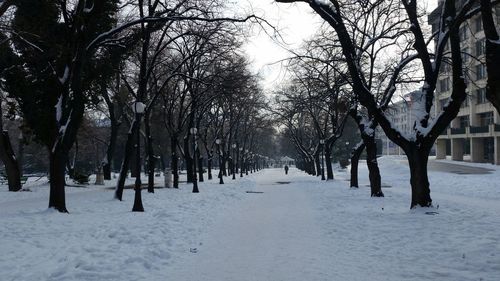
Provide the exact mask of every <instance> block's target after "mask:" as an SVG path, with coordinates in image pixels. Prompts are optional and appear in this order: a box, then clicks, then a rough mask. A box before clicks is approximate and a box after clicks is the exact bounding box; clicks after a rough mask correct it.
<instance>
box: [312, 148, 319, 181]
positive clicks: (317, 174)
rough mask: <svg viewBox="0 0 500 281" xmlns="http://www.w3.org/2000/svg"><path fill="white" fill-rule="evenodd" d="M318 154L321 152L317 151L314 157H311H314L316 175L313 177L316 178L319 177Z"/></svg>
mask: <svg viewBox="0 0 500 281" xmlns="http://www.w3.org/2000/svg"><path fill="white" fill-rule="evenodd" d="M320 154H321V152H320V150H319V149H318V151H316V152H315V153H314V156H313V157H314V164H315V166H316V174H315V176H317V177H319V176H321V159H320V157H319V156H320Z"/></svg>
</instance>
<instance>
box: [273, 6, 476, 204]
mask: <svg viewBox="0 0 500 281" xmlns="http://www.w3.org/2000/svg"><path fill="white" fill-rule="evenodd" d="M277 2H288V3H290V2H298V1H293V0H277ZM302 2H306V3H308V4H309V5H310V6H311V8H313V9H314V11H315V12H316V13H318V14H319V15H320V16H321V17H322V18H323V19H324V20H325V21H326V22H328V24H329V25H330V26H331V27H333V28H334V30H335V31H336V35H337V36H338V39H339V42H340V45H341V47H342V52H343V54H344V59H345V61H346V63H347V65H348V70H349V73H350V78H351V79H352V87H353V91H354V93H355V94H356V96H357V98H358V99H359V102H360V103H361V104H362V105H363V106H364V107H365V108H366V109H367V111H368V114H369V115H371V116H373V117H374V119H375V120H376V121H377V122H378V123H379V124H380V126H381V127H382V129H383V130H384V132H385V133H386V135H387V137H388V138H390V139H391V140H392V141H393V142H395V143H396V144H397V145H399V146H400V147H401V148H402V149H403V150H404V151H405V153H406V155H407V157H408V162H409V165H410V172H411V180H410V183H411V187H412V198H411V205H410V206H411V207H412V208H413V207H416V206H422V207H429V206H431V205H432V200H431V197H430V189H429V181H428V176H427V159H428V155H429V152H430V149H431V147H432V145H433V143H434V141H435V140H436V138H437V137H438V136H439V134H440V132H441V131H442V130H444V129H445V128H446V126H448V124H450V122H451V121H452V120H453V118H455V117H456V115H457V114H458V111H459V109H460V105H461V103H462V102H463V100H465V98H466V93H465V89H466V85H465V81H464V76H463V71H462V58H461V53H460V40H459V34H458V30H459V25H460V23H461V22H462V21H463V20H462V18H463V17H464V16H465V14H466V13H467V12H468V11H469V10H470V8H471V6H472V4H473V2H474V1H469V2H467V3H466V4H465V5H464V6H463V7H462V8H461V9H460V11H459V12H458V13H457V11H456V7H455V3H454V1H450V0H446V1H445V3H444V5H443V12H442V14H441V17H440V28H439V30H440V33H439V34H438V35H437V36H438V40H437V42H438V43H437V46H436V50H435V52H434V53H430V52H429V49H428V46H427V45H428V43H429V40H426V39H425V37H424V31H423V29H422V28H421V26H420V21H419V13H418V7H417V1H406V0H402V1H401V5H402V7H403V8H404V11H405V14H406V15H405V17H406V20H405V21H404V22H400V23H399V24H404V25H406V26H407V27H408V28H409V29H410V31H411V32H412V34H413V39H412V41H413V44H412V47H413V52H411V53H408V54H407V55H406V56H403V59H402V60H401V61H400V63H399V64H398V66H396V68H395V70H394V72H393V75H392V77H391V78H390V79H388V83H387V84H386V85H385V90H384V91H383V93H384V95H383V98H382V101H383V102H382V104H387V103H388V101H389V100H391V98H392V96H393V94H394V92H395V90H396V89H395V87H394V84H395V83H394V82H393V81H396V80H397V77H398V76H399V74H400V71H401V69H403V68H404V66H406V65H408V64H409V63H410V62H412V61H415V60H418V62H419V64H420V65H421V69H422V71H423V73H424V84H423V86H422V88H421V95H420V97H419V99H420V101H419V103H418V106H419V109H418V112H419V115H418V116H417V121H416V122H415V124H414V126H413V133H412V134H410V135H406V134H403V133H401V132H400V131H399V130H397V129H395V128H394V127H393V126H392V124H391V122H390V120H389V119H388V117H387V116H386V115H385V114H384V110H383V106H382V107H381V106H379V105H378V103H377V100H376V96H375V93H374V92H373V91H371V90H370V87H368V86H369V85H368V84H367V80H366V78H365V77H366V74H365V73H364V72H363V70H362V69H361V68H360V65H359V63H358V60H357V58H358V53H357V50H358V49H359V48H360V46H357V45H355V41H354V40H353V38H352V37H351V33H350V32H349V30H348V29H347V26H346V24H345V22H346V21H348V19H347V18H348V17H349V14H346V13H345V12H346V9H345V5H343V4H344V2H343V1H336V0H331V1H302ZM380 2H381V1H362V2H360V3H359V4H357V5H359V7H361V6H368V7H369V6H373V7H376V6H377V5H378V4H380ZM379 39H380V38H379ZM447 42H449V45H450V50H451V59H452V62H453V65H452V73H453V91H452V94H451V98H450V100H449V101H448V104H447V105H446V106H445V107H444V108H443V110H442V112H441V113H440V114H439V115H438V116H436V117H435V118H434V119H433V118H432V117H431V114H430V113H431V108H432V106H433V99H434V94H435V89H436V83H437V78H438V74H439V69H440V66H441V63H442V61H443V57H444V49H445V45H446V44H447Z"/></svg>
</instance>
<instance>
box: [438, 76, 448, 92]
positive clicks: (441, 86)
mask: <svg viewBox="0 0 500 281" xmlns="http://www.w3.org/2000/svg"><path fill="white" fill-rule="evenodd" d="M439 89H440V90H441V92H446V91H448V90H450V78H449V77H448V78H445V79H443V80H439Z"/></svg>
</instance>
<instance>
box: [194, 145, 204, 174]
mask: <svg viewBox="0 0 500 281" xmlns="http://www.w3.org/2000/svg"><path fill="white" fill-rule="evenodd" d="M196 159H197V160H198V181H199V182H203V181H205V179H204V178H203V156H202V155H201V151H200V149H199V148H198V149H196Z"/></svg>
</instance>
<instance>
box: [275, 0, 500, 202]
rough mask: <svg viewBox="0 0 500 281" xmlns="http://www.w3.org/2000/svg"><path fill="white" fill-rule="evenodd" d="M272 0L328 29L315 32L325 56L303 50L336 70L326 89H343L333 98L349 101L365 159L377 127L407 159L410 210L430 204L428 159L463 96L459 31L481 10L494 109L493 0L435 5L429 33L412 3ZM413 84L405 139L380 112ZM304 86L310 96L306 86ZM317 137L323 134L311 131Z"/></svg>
mask: <svg viewBox="0 0 500 281" xmlns="http://www.w3.org/2000/svg"><path fill="white" fill-rule="evenodd" d="M276 1H277V2H282V3H292V2H305V3H307V4H308V5H309V6H310V7H311V8H312V9H313V10H314V11H315V12H316V13H317V14H318V15H320V16H321V17H322V18H323V19H324V20H325V22H326V23H327V24H328V25H329V27H330V30H329V31H327V32H323V33H322V34H320V35H319V36H320V41H321V45H322V46H324V48H325V49H327V50H328V52H329V54H328V55H327V56H326V57H325V56H323V54H322V53H319V54H320V55H318V52H316V53H313V54H310V55H309V53H308V52H306V54H307V55H306V56H307V57H310V58H311V59H312V60H313V61H314V63H315V64H319V65H321V67H322V68H333V69H335V70H336V71H337V72H338V73H341V77H342V79H337V80H333V81H331V82H330V85H335V86H338V87H341V88H344V91H339V95H338V96H339V97H344V98H346V99H348V102H347V104H348V105H349V107H350V109H349V110H348V111H350V113H349V114H350V115H351V116H353V117H354V119H355V120H356V122H357V123H358V126H359V129H360V133H361V137H362V140H363V145H364V146H365V147H366V148H367V154H368V157H370V155H372V153H371V152H370V150H369V147H370V146H372V145H374V137H375V135H374V134H375V128H376V127H377V126H379V125H380V127H381V128H382V129H383V131H384V132H385V134H386V135H387V137H388V138H389V139H390V140H391V141H393V142H394V143H396V144H397V145H398V146H400V147H401V148H402V150H403V151H404V152H405V154H406V156H407V158H408V163H409V166H410V172H411V179H410V184H411V190H412V197H411V205H410V206H411V208H414V207H416V206H422V207H430V206H432V200H431V197H430V188H429V181H428V176H427V161H428V156H429V153H430V150H431V148H432V146H433V144H434V142H435V140H436V139H437V137H438V136H439V134H440V133H441V132H442V131H443V130H444V129H445V128H446V127H447V126H448V125H449V124H450V122H451V121H452V120H453V119H454V118H455V117H456V116H457V114H458V112H459V110H460V106H461V104H462V102H463V101H464V100H465V98H466V89H467V85H466V83H465V75H464V68H465V65H464V64H463V61H462V55H463V54H462V52H461V47H462V46H461V42H460V37H459V29H460V27H461V26H462V25H465V24H466V21H467V19H470V18H471V17H473V16H474V15H476V14H478V13H479V12H481V13H482V20H483V25H484V29H485V34H486V37H487V39H488V40H487V43H486V49H487V50H486V52H487V54H486V65H487V68H488V70H490V71H488V78H489V79H488V87H487V96H488V99H489V100H490V101H491V102H492V103H493V104H498V102H497V101H498V96H499V95H500V91H498V87H497V86H498V83H499V81H500V79H499V77H498V73H496V72H495V71H492V69H493V65H494V64H495V63H498V53H500V52H499V51H498V50H499V49H498V48H499V40H498V39H499V37H498V32H497V30H496V26H495V23H494V21H493V17H492V5H493V4H495V3H496V1H488V0H482V1H477V0H476V1H474V0H469V1H460V2H461V3H456V2H457V1H452V0H444V1H440V5H439V8H438V9H439V10H440V14H439V19H438V22H439V27H438V29H437V31H436V32H435V33H432V32H428V31H427V30H426V29H425V28H424V27H423V26H422V22H423V21H425V20H426V18H425V13H424V12H423V10H422V9H421V5H420V4H419V3H418V1H410V0H401V1H396V0H394V1H393V0H391V1H379V0H373V1H372V0H368V1H341V0H325V1H316V0H276ZM432 46H434V47H432ZM339 54H340V55H339ZM309 64H311V63H309ZM446 65H449V66H450V68H451V77H452V81H453V82H452V87H453V89H452V94H451V97H450V99H449V101H448V103H447V105H446V106H444V107H443V108H442V110H441V111H440V112H439V113H438V114H437V115H436V116H433V115H432V114H431V112H432V111H433V110H434V107H433V105H434V101H435V95H436V85H437V82H438V77H439V75H440V71H441V69H442V68H443V67H444V66H446ZM495 75H496V76H495ZM308 76H309V77H312V78H316V77H317V75H308ZM332 87H333V86H332ZM416 87H419V88H420V95H419V97H418V99H417V100H416V101H414V103H413V107H414V111H415V112H416V122H415V123H414V125H413V128H412V132H411V133H410V134H407V133H405V132H401V131H399V130H398V129H397V128H396V127H395V126H393V124H391V121H390V116H389V114H388V113H387V112H386V109H387V107H388V106H389V105H390V103H391V101H392V100H393V98H394V95H395V93H396V92H397V90H400V91H402V92H404V91H409V89H415V88H416ZM308 89H310V90H311V91H315V89H314V88H311V87H308ZM289 92H293V90H291V91H289ZM343 92H348V93H349V94H348V95H345V94H342V93H343ZM324 106H327V104H325V105H324ZM496 106H497V105H496ZM497 109H498V106H497ZM344 114H345V113H344ZM332 124H333V123H332ZM330 131H331V132H332V130H330ZM318 137H322V135H321V134H318ZM362 147H363V146H358V147H356V150H355V151H353V155H354V156H357V155H359V154H358V153H360V150H361V148H362ZM372 156H373V155H372ZM367 162H368V163H369V168H370V183H371V186H372V196H383V194H382V192H381V190H380V174H379V172H378V167H377V163H376V158H372V160H368V161H367ZM370 166H371V167H370ZM352 185H353V184H352ZM354 185H356V183H355V184H354Z"/></svg>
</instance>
